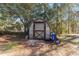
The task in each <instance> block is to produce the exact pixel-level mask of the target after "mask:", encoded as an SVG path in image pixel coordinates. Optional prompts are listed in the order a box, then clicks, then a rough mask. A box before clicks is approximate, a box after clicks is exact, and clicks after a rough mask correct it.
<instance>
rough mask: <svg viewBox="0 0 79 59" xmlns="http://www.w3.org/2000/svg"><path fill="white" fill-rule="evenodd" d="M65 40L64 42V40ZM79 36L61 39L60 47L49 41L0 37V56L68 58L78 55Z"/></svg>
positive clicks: (7, 36) (16, 36)
mask: <svg viewBox="0 0 79 59" xmlns="http://www.w3.org/2000/svg"><path fill="white" fill-rule="evenodd" d="M65 39H66V40H65ZM78 40H79V36H75V35H74V36H68V37H66V38H63V40H62V41H61V44H60V46H56V45H55V44H53V43H52V42H51V41H44V40H33V39H31V40H28V39H24V38H22V37H21V36H18V35H2V36H0V55H7V56H26V55H27V56H44V55H45V56H69V55H79V43H78V42H79V41H78Z"/></svg>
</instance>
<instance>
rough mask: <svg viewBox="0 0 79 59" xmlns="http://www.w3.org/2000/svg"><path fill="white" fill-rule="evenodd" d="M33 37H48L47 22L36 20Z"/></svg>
mask: <svg viewBox="0 0 79 59" xmlns="http://www.w3.org/2000/svg"><path fill="white" fill-rule="evenodd" d="M33 38H35V39H45V38H46V24H45V22H34V25H33Z"/></svg>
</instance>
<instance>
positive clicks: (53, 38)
mask: <svg viewBox="0 0 79 59" xmlns="http://www.w3.org/2000/svg"><path fill="white" fill-rule="evenodd" d="M51 40H52V42H54V43H55V44H56V45H59V44H60V40H59V39H58V38H57V36H56V33H55V32H52V33H51Z"/></svg>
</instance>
